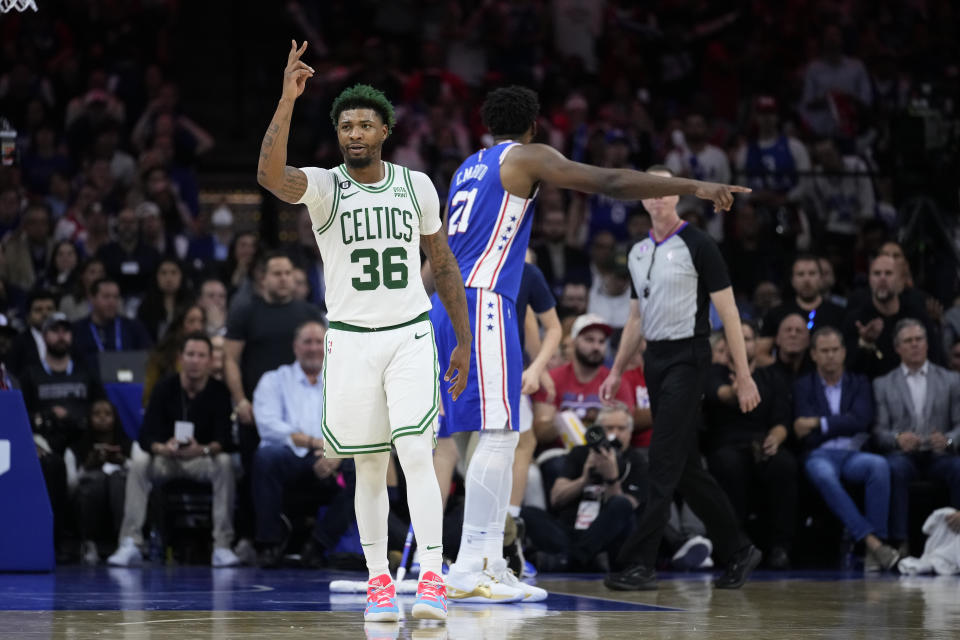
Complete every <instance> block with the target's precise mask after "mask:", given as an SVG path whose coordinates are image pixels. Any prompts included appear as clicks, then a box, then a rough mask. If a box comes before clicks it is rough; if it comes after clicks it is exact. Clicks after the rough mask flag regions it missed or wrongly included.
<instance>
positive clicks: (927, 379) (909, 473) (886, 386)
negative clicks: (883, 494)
mask: <svg viewBox="0 0 960 640" xmlns="http://www.w3.org/2000/svg"><path fill="white" fill-rule="evenodd" d="M893 345H894V348H895V349H896V350H897V354H898V355H899V356H900V366H899V367H897V368H896V369H894V370H893V371H891V372H890V373H888V374H886V375H885V376H882V377H880V378H877V379H876V380H874V381H873V389H874V395H875V397H876V400H877V421H876V424H875V425H874V428H873V437H874V438H873V439H874V443H875V446H876V448H877V450H878V451H879V452H880V453H884V454H886V456H887V462H888V463H889V464H890V471H891V474H892V475H891V494H892V498H893V499H892V503H891V505H890V536H891V537H892V538H893V539H894V540H899V541H900V542H903V541H905V540H906V539H907V516H908V510H907V509H908V497H909V486H910V481H911V480H913V479H914V478H917V477H925V478H928V479H931V480H934V481H936V482H940V483H943V484H945V485H946V486H947V487H948V488H949V490H950V505H951V506H953V507H960V457H958V456H957V442H958V441H960V374H958V373H957V372H955V371H948V370H947V369H944V368H943V367H938V366H937V365H935V364H933V363H932V362H930V361H929V360H927V348H928V343H927V331H926V329H925V328H924V326H923V323H921V322H919V321H918V320H914V319H912V318H905V319H903V320H901V321H900V322H898V323H897V326H896V329H895V332H894V338H893Z"/></svg>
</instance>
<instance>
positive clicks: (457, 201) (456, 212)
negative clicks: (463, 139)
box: [447, 142, 537, 300]
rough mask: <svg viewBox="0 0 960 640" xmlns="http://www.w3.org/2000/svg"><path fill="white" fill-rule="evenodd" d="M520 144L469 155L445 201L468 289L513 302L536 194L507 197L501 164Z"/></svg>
mask: <svg viewBox="0 0 960 640" xmlns="http://www.w3.org/2000/svg"><path fill="white" fill-rule="evenodd" d="M517 144H519V143H516V142H503V143H500V144H498V145H496V146H493V147H490V148H489V149H483V150H481V151H478V152H477V153H475V154H473V155H472V156H470V157H469V158H467V159H466V160H464V162H463V164H461V165H460V167H459V168H458V169H457V171H456V173H454V175H453V180H452V181H451V183H450V195H449V196H448V198H447V211H448V214H447V233H448V236H449V237H448V242H449V244H450V249H451V251H453V255H454V256H455V257H456V259H457V264H458V265H459V266H460V273H461V274H463V281H464V284H465V285H466V286H467V287H472V288H475V289H488V290H490V291H493V292H495V293H498V294H500V295H502V296H504V297H506V298H508V299H510V300H516V298H517V291H518V290H519V289H520V278H521V276H522V275H523V262H524V254H525V253H526V250H527V244H528V243H529V241H530V227H531V220H532V219H533V209H534V202H535V200H536V196H537V192H536V190H534V193H533V194H531V195H530V197H528V198H522V197H520V196H516V195H513V194H512V193H508V192H507V191H506V189H504V188H503V183H502V182H501V181H500V165H501V164H502V163H503V160H504V158H505V157H506V154H507V152H508V151H509V150H510V149H511V148H512V147H514V146H516V145H517Z"/></svg>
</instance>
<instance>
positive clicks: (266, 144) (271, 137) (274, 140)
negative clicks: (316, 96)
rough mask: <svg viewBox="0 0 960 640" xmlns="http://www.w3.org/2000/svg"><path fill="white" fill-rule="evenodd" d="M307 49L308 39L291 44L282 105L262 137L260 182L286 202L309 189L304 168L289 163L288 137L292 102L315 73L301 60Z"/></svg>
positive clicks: (298, 198) (295, 200) (301, 195)
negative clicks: (288, 164) (298, 43)
mask: <svg viewBox="0 0 960 640" xmlns="http://www.w3.org/2000/svg"><path fill="white" fill-rule="evenodd" d="M306 49H307V43H306V42H304V43H303V45H301V46H300V48H299V49H298V48H297V43H296V42H291V44H290V53H288V54H287V68H286V69H285V70H284V72H283V93H282V94H281V96H280V104H278V105H277V110H276V112H275V113H274V114H273V120H272V121H271V122H270V126H269V127H268V128H267V133H266V134H265V135H264V136H263V142H262V143H261V144H260V162H259V163H258V164H257V182H258V183H259V184H260V185H261V186H263V187H264V188H266V189H268V190H269V191H270V192H271V193H272V194H273V195H275V196H277V197H278V198H280V199H281V200H283V201H284V202H298V201H299V200H300V198H302V197H303V194H304V192H305V191H306V190H307V176H306V175H305V174H304V173H303V171H300V169H297V168H296V167H288V166H287V137H288V136H289V134H290V117H291V116H292V115H293V103H294V102H295V101H296V99H297V98H298V97H300V95H301V94H302V93H303V89H304V87H305V86H306V82H307V79H308V78H310V77H311V76H313V69H311V68H310V67H309V66H307V65H306V64H305V63H304V62H303V61H301V60H300V56H302V55H303V52H304V51H306Z"/></svg>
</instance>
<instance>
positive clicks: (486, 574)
mask: <svg viewBox="0 0 960 640" xmlns="http://www.w3.org/2000/svg"><path fill="white" fill-rule="evenodd" d="M500 562H503V563H504V566H506V561H504V560H503V559H500ZM525 597H526V592H525V591H523V590H522V589H518V588H516V587H512V586H509V585H506V584H504V583H503V582H501V581H500V580H499V579H498V578H497V576H496V575H495V574H494V572H493V570H492V569H491V568H490V567H489V566H488V564H487V559H486V558H484V559H483V560H477V561H474V562H457V563H454V564H453V565H452V566H451V567H450V573H448V574H447V599H449V600H450V601H452V602H473V603H483V604H510V603H513V602H520V601H522V600H523V599H524V598H525Z"/></svg>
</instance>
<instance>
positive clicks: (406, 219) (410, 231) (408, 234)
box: [403, 210, 413, 242]
mask: <svg viewBox="0 0 960 640" xmlns="http://www.w3.org/2000/svg"><path fill="white" fill-rule="evenodd" d="M412 220H413V214H412V213H410V212H409V211H406V210H404V212H403V226H405V227H406V228H407V232H406V233H405V234H403V239H404V240H406V241H407V242H410V241H411V240H412V239H413V225H412V224H410V222H411V221H412Z"/></svg>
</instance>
